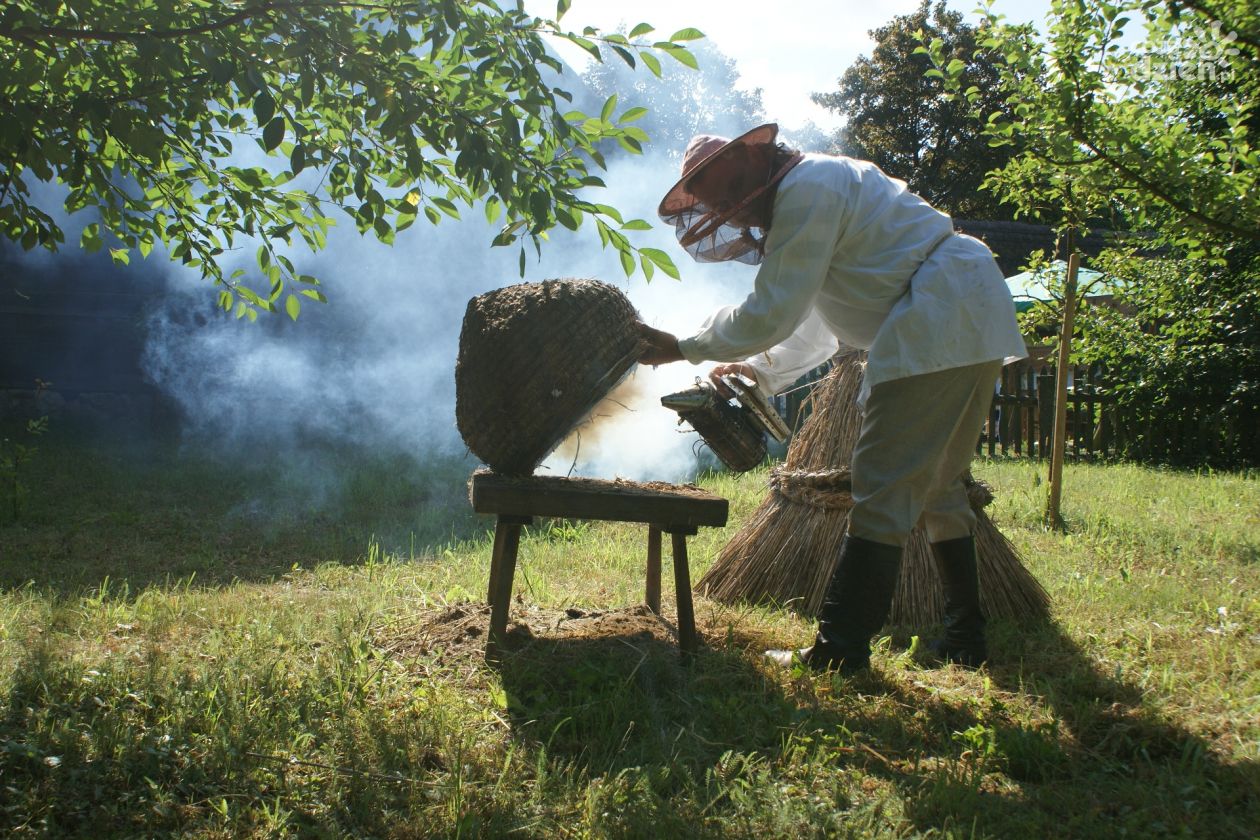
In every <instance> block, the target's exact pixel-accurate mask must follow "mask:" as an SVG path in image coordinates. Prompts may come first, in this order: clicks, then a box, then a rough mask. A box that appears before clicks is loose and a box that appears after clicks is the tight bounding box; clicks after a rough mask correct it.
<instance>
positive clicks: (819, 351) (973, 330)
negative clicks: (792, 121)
mask: <svg viewBox="0 0 1260 840" xmlns="http://www.w3.org/2000/svg"><path fill="white" fill-rule="evenodd" d="M772 219H773V221H772V225H771V228H770V234H769V238H768V239H767V240H766V249H765V259H764V260H763V262H762V264H761V266H760V268H759V270H758V271H757V279H756V283H755V286H754V288H753V291H752V293H751V294H750V295H749V296H748V298H747V299H746V300H744V302H743V303H741V304H740V305H739V306H727V307H723V308H722V309H720V310H718V311H717V312H716V313H714V315H713V316H712V317H711V318H709V320H708V321H707V322H706V323H705V326H704V327H703V329H701V330H700V332H698V333H697V334H696V335H694V336H691V337H690V338H685V339H682V340H681V341H679V343H678V346H679V349H680V350H681V351H682V354H683V356H684V357H685V358H686V359H687V360H688V361H690V362H692V363H694V364H698V363H700V362H703V361H706V360H708V361H715V362H737V361H746V362H747V363H748V364H749V365H750V366H751V367H753V369H754V370H755V371H756V372H757V379H758V384H759V385H760V386H761V387H762V389H763V390H764V391H766V392H767V393H771V394H772V393H776V392H778V391H780V390H782V389H783V388H784V387H786V386H788V385H790V384H791V383H792V382H794V381H795V380H796V379H797V378H798V377H799V376H800V375H801V374H803V373H805V372H806V371H808V370H810V369H812V368H814V367H817V366H818V365H819V364H821V363H822V362H824V361H826V359H827V358H828V357H830V356H831V355H832V354H833V353H834V352H835V351H836V349H837V342H840V343H843V344H845V345H848V346H850V347H855V348H857V349H860V350H868V351H869V353H868V361H867V368H866V379H865V382H864V387H863V389H862V398H861V400H860V401H861V402H862V403H865V397H866V395H867V394H869V392H870V388H872V387H873V386H875V385H878V384H879V383H881V382H887V381H889V380H893V379H900V378H903V377H907V376H915V375H918V374H922V373H929V372H932V371H937V370H944V369H947V368H954V367H963V366H966V365H972V364H976V363H979V362H986V361H992V360H995V359H1007V360H1010V359H1013V358H1022V357H1023V356H1024V355H1026V352H1025V348H1024V341H1023V338H1022V337H1021V335H1020V333H1019V328H1018V326H1017V324H1016V321H1015V308H1014V304H1013V302H1012V300H1011V294H1010V291H1009V289H1008V288H1007V286H1006V281H1005V280H1004V279H1003V278H1002V273H1001V271H1000V270H999V269H998V267H997V263H996V262H995V261H994V259H993V255H992V253H991V252H990V251H989V249H988V248H987V247H986V246H985V245H984V243H982V242H980V241H979V240H976V239H973V238H971V237H969V236H964V235H961V234H955V233H954V228H953V222H952V221H951V220H950V218H949V216H947V215H945V214H944V213H941V212H939V211H937V210H936V209H934V208H933V207H932V206H931V205H929V204H928V203H927V202H926V201H924V200H923V199H921V198H919V197H918V196H917V195H914V194H913V193H911V192H909V191H908V190H907V189H906V185H905V182H903V181H899V180H897V179H895V178H891V177H889V176H888V175H885V174H884V173H883V172H882V171H880V169H879V168H878V167H876V166H875V165H874V164H871V163H867V162H865V161H859V160H854V159H852V158H846V157H833V156H830V155H806V156H805V159H804V160H802V161H801V162H800V163H799V164H797V166H796V167H795V168H794V169H792V171H791V172H789V173H788V174H787V176H786V177H785V178H784V179H783V183H782V184H780V185H779V190H778V194H777V195H776V197H775V201H774V212H773V217H772Z"/></svg>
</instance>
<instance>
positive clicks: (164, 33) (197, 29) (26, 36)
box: [0, 0, 389, 46]
mask: <svg viewBox="0 0 1260 840" xmlns="http://www.w3.org/2000/svg"><path fill="white" fill-rule="evenodd" d="M311 8H345V9H378V10H379V9H387V8H389V7H388V6H384V5H381V4H379V3H369V2H365V1H364V0H273V2H267V3H259V4H257V5H254V6H246V7H245V8H243V9H241V10H240V11H239V12H237V13H235V14H232V15H228V16H227V17H225V18H223V19H222V20H218V21H212V22H210V23H203V24H200V25H198V26H186V27H180V28H178V29H150V30H133V31H121V30H102V29H75V28H71V27H63V26H41V27H17V28H16V29H5V28H0V37H4V38H10V39H12V40H15V41H22V42H24V43H26V44H28V45H30V46H35V45H36V44H37V43H38V42H39V41H57V40H68V41H105V42H110V43H116V42H120V41H141V40H146V39H171V38H183V37H186V36H188V35H204V34H206V33H208V32H217V31H221V30H223V29H228V28H230V27H232V26H235V25H236V24H238V23H240V22H242V21H244V20H248V19H249V18H252V17H258V16H259V15H264V14H267V13H268V12H275V11H289V10H296V9H311Z"/></svg>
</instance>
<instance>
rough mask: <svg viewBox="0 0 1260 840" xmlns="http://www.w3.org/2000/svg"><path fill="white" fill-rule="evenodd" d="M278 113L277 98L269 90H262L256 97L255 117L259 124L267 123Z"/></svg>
mask: <svg viewBox="0 0 1260 840" xmlns="http://www.w3.org/2000/svg"><path fill="white" fill-rule="evenodd" d="M275 115H276V100H274V99H272V98H271V94H270V93H268V92H267V91H265V90H264V91H261V92H260V93H259V94H258V95H257V96H255V97H254V119H256V120H257V121H258V124H259V125H266V124H267V123H268V122H269V121H270V120H271V118H272V117H274V116H275Z"/></svg>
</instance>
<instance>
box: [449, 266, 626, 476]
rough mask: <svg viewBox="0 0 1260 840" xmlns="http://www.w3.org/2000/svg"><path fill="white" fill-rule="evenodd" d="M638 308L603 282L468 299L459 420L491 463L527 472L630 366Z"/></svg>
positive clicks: (459, 368) (531, 287)
mask: <svg viewBox="0 0 1260 840" xmlns="http://www.w3.org/2000/svg"><path fill="white" fill-rule="evenodd" d="M637 323H638V315H637V314H636V313H635V311H634V307H633V306H632V305H631V303H630V301H629V299H627V298H626V296H625V295H624V294H622V293H621V292H620V291H619V290H618V289H616V288H615V287H613V286H610V285H608V284H607V283H601V282H599V281H598V280H580V279H565V280H545V281H543V282H541V283H520V284H517V285H514V286H506V287H504V288H502V289H495V290H494V291H491V292H487V293H486V294H484V295H479V296H477V297H475V298H473V299H472V300H470V301H469V302H468V308H467V310H466V311H465V313H464V323H463V327H462V328H461V331H460V335H459V358H458V360H457V362H456V364H455V421H456V425H457V426H458V427H459V433H460V435H461V436H462V437H463V439H464V443H466V444H467V445H468V448H469V449H470V450H472V452H473V454H474V455H476V456H477V457H478V458H480V459H481V460H482V461H483V462H484V463H485V464H486V465H488V466H489V467H490V468H491V469H493V470H495V471H496V472H501V473H505V474H508V475H528V474H530V473H532V472H533V471H534V469H535V468H536V467H537V466H538V464H539V463H540V462H541V461H542V459H543V458H545V457H547V455H548V454H549V453H550V452H551V450H553V449H554V448H555V447H556V445H557V444H559V443H560V441H561V440H562V439H563V438H564V437H565V436H566V435H567V434H568V433H569V431H570V430H572V429H573V427H574V426H576V425H577V424H578V423H580V422H581V421H582V420H583V419H584V418H585V417H586V415H588V414H589V413H590V411H591V409H592V408H594V407H595V404H596V403H598V402H599V401H600V400H601V399H603V398H604V397H605V396H607V394H608V392H609V391H611V390H612V389H613V387H614V386H616V385H617V383H618V382H620V381H621V379H622V378H623V377H624V376H625V375H626V374H627V373H628V372H629V371H630V370H631V368H633V367H634V365H635V363H636V362H637V361H638V359H639V356H640V354H641V352H642V339H641V338H640V337H639V333H638V330H637V328H636V324H637Z"/></svg>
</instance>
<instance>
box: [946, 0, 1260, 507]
mask: <svg viewBox="0 0 1260 840" xmlns="http://www.w3.org/2000/svg"><path fill="white" fill-rule="evenodd" d="M1134 25H1140V26H1142V27H1143V29H1144V37H1143V38H1142V39H1140V40H1136V41H1135V40H1130V39H1125V38H1124V35H1125V32H1126V28H1127V27H1130V26H1134ZM980 28H981V31H982V33H983V34H982V38H981V40H980V43H979V45H978V49H979V50H982V51H986V52H989V53H993V52H996V53H997V54H998V55H999V57H1000V61H999V63H1000V68H1001V72H1000V75H999V79H998V90H999V92H1000V94H1001V96H1002V97H1003V99H1004V101H1005V102H1006V103H1009V105H1010V112H1009V113H1008V112H1006V111H1005V110H997V111H995V110H992V109H991V106H990V105H988V104H987V103H986V101H985V100H984V99H983V98H982V97H981V96H980V94H979V92H978V91H976V90H975V89H974V88H971V87H968V85H967V83H966V82H965V81H964V79H963V72H962V71H963V67H964V62H962V61H960V60H959V59H958V58H957V57H954V56H952V54H951V52H950V49H949V46H948V45H947V44H946V43H945V42H944V41H942V40H941V39H939V38H933V39H925V40H927V43H926V44H925V46H924V48H923V52H924V53H925V54H927V55H929V56H930V57H931V58H932V62H933V69H932V70H931V71H929V72H931V73H932V74H933V75H934V76H935V77H936V78H939V79H942V80H943V81H944V82H945V85H946V89H947V90H948V91H949V92H950V93H951V95H955V96H957V97H958V98H959V99H965V100H967V101H968V102H969V103H970V104H971V106H972V107H973V109H974V110H975V112H976V114H977V116H980V117H984V118H985V119H986V127H985V134H986V136H987V138H988V140H989V142H990V143H992V144H994V145H995V146H996V147H999V148H1005V149H1007V150H1008V151H1010V152H1012V153H1013V154H1012V155H1011V157H1010V159H1009V160H1008V162H1007V163H1006V165H1005V166H1003V167H1002V168H1000V169H998V170H995V171H994V172H993V173H991V176H990V178H989V179H988V180H987V182H986V185H987V186H988V188H990V189H992V190H993V191H994V192H995V193H996V194H997V195H998V196H1000V197H1002V198H1004V199H1006V200H1007V201H1009V202H1011V203H1012V204H1014V205H1015V206H1016V207H1017V208H1018V209H1019V211H1020V212H1021V213H1026V214H1028V215H1029V216H1033V217H1041V218H1047V219H1048V220H1050V221H1052V222H1054V223H1055V224H1058V225H1060V226H1062V227H1064V228H1066V229H1068V230H1069V231H1071V230H1079V229H1080V228H1082V227H1083V225H1084V224H1085V223H1086V220H1087V219H1088V218H1089V217H1090V215H1091V214H1094V213H1097V212H1099V211H1100V210H1102V209H1103V208H1106V207H1118V208H1119V209H1120V210H1121V212H1123V213H1124V215H1125V217H1126V218H1127V220H1128V221H1129V223H1130V224H1131V225H1132V226H1133V227H1134V228H1135V229H1137V230H1139V231H1140V232H1141V234H1142V235H1143V237H1144V240H1143V244H1144V246H1145V248H1144V250H1145V252H1146V256H1145V257H1139V256H1136V255H1135V254H1133V253H1132V252H1124V251H1121V250H1118V249H1117V250H1116V251H1114V252H1113V253H1111V254H1108V255H1106V257H1105V258H1104V261H1103V266H1104V267H1105V268H1106V269H1107V270H1108V272H1109V274H1111V275H1112V276H1114V277H1116V278H1121V279H1122V280H1124V281H1125V282H1124V283H1123V284H1121V285H1118V286H1117V288H1116V289H1115V291H1116V293H1117V294H1118V295H1120V296H1123V297H1127V298H1128V299H1129V308H1128V311H1127V312H1126V311H1119V312H1111V313H1105V312H1096V313H1093V314H1092V316H1091V312H1090V310H1089V308H1086V309H1085V310H1084V313H1083V314H1084V316H1085V325H1084V337H1085V339H1086V343H1085V345H1084V346H1083V347H1082V348H1081V349H1080V351H1079V353H1077V354H1076V355H1077V357H1078V358H1079V357H1084V358H1088V359H1094V360H1100V361H1105V362H1107V363H1108V364H1109V366H1110V367H1111V369H1112V371H1113V372H1114V373H1115V374H1116V375H1118V376H1119V377H1121V379H1120V381H1119V382H1117V385H1116V392H1117V394H1118V396H1119V398H1120V399H1121V401H1122V403H1123V404H1124V405H1125V406H1126V408H1127V409H1128V410H1129V412H1130V413H1131V414H1132V415H1135V416H1136V418H1137V420H1138V423H1137V427H1138V428H1142V429H1145V430H1146V431H1147V432H1153V434H1144V435H1142V436H1141V437H1140V438H1139V439H1137V440H1131V441H1130V444H1131V446H1132V449H1131V450H1130V454H1136V455H1139V456H1141V457H1150V458H1153V459H1156V460H1175V461H1178V462H1184V459H1185V457H1186V456H1187V455H1188V454H1190V453H1191V452H1193V453H1195V455H1196V456H1197V457H1198V458H1199V459H1200V460H1199V462H1200V463H1202V462H1204V461H1208V462H1212V461H1216V462H1217V463H1220V462H1222V461H1228V462H1230V463H1233V464H1237V463H1238V462H1240V461H1242V462H1244V463H1246V462H1251V463H1254V458H1255V457H1256V454H1257V452H1258V451H1260V445H1258V444H1257V441H1256V431H1255V419H1254V418H1255V415H1256V413H1257V412H1260V387H1257V382H1256V377H1257V371H1258V370H1260V333H1258V332H1257V331H1256V330H1255V329H1254V328H1253V326H1254V323H1255V318H1256V317H1257V300H1258V299H1260V262H1258V261H1257V259H1256V249H1257V247H1260V189H1258V187H1260V183H1258V180H1260V130H1258V128H1260V126H1258V122H1257V114H1256V111H1255V102H1256V101H1257V99H1258V98H1260V8H1258V7H1257V6H1256V5H1255V3H1254V2H1251V0H1165V2H1163V3H1153V2H1149V0H1114V2H1111V1H1110V0H1052V2H1051V5H1050V13H1049V15H1048V16H1047V26H1046V31H1045V35H1041V34H1039V33H1038V32H1037V31H1036V30H1035V29H1034V28H1033V27H1032V26H1030V25H1018V26H1017V25H1011V24H1008V23H1007V22H1005V21H1004V20H1003V19H1002V18H1001V17H1000V16H998V15H996V14H995V13H993V12H992V11H991V10H989V11H986V12H985V13H984V16H983V20H982V23H981V27H980ZM1151 253H1157V254H1158V259H1155V260H1151V259H1150V258H1149V255H1150V254H1151ZM1072 291H1073V289H1072V284H1071V282H1070V281H1069V282H1068V283H1067V284H1066V287H1065V296H1064V299H1065V307H1064V311H1065V312H1067V313H1070V312H1071V304H1072V299H1073V295H1072ZM1064 320H1065V322H1066V321H1067V320H1069V319H1068V318H1065V319H1064ZM1071 340H1072V335H1071V334H1070V332H1068V331H1067V330H1064V332H1063V333H1062V334H1061V336H1060V342H1061V344H1060V352H1061V357H1062V356H1066V355H1067V354H1066V351H1067V349H1068V348H1069V346H1070V342H1071ZM1187 371H1193V372H1194V374H1195V375H1191V376H1186V375H1185V374H1186V372H1187ZM1061 373H1062V370H1061ZM1209 373H1210V375H1207V374H1209ZM1061 378H1062V376H1061ZM1061 397H1062V395H1061ZM1060 402H1062V399H1060ZM1170 415H1172V416H1177V417H1192V418H1194V422H1193V423H1191V424H1182V425H1178V427H1177V428H1178V431H1177V433H1176V434H1173V433H1172V431H1171V429H1172V427H1170V426H1169V425H1168V423H1167V419H1168V417H1169V416H1170ZM1187 429H1189V430H1190V432H1191V434H1189V435H1187V434H1183V432H1185V431H1186V430H1187ZM1190 438H1194V439H1195V442H1194V444H1193V445H1191V444H1190V442H1189V441H1190ZM1169 440H1175V441H1176V445H1175V447H1174V450H1175V451H1170V449H1169V447H1168V446H1167V445H1166V444H1167V443H1168V441H1169ZM1057 443H1061V442H1057ZM1052 483H1053V482H1052ZM1051 502H1052V503H1051V505H1050V510H1049V513H1050V514H1051V515H1052V516H1053V515H1055V514H1057V510H1056V509H1055V505H1054V504H1053V497H1052V500H1051Z"/></svg>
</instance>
